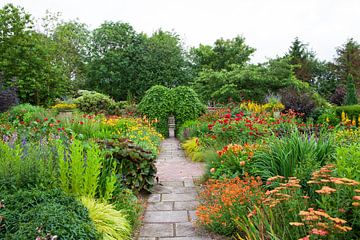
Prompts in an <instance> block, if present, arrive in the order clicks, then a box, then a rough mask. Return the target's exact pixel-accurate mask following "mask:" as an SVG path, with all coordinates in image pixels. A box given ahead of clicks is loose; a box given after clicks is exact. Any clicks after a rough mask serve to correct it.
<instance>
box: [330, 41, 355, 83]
mask: <svg viewBox="0 0 360 240" xmlns="http://www.w3.org/2000/svg"><path fill="white" fill-rule="evenodd" d="M359 52H360V44H359V43H358V42H356V41H355V40H354V39H353V38H350V39H349V40H347V41H346V43H345V44H344V45H342V46H341V47H338V48H337V49H336V54H337V56H336V58H335V64H334V67H335V69H334V72H335V74H336V77H337V78H338V79H339V80H340V83H343V84H345V83H346V80H347V78H348V76H349V75H351V76H352V77H353V78H354V84H355V86H356V89H360V54H359Z"/></svg>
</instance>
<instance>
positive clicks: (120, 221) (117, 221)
mask: <svg viewBox="0 0 360 240" xmlns="http://www.w3.org/2000/svg"><path fill="white" fill-rule="evenodd" d="M81 202H82V203H83V204H84V206H85V207H86V208H87V209H88V211H89V216H90V218H91V220H92V221H93V222H94V224H95V227H96V230H97V231H98V232H99V233H101V234H102V237H103V239H104V240H115V239H123V240H126V239H130V234H131V227H130V224H129V222H128V220H127V219H126V216H125V214H124V213H122V212H121V211H117V210H115V208H114V206H112V205H111V204H107V203H101V202H97V201H96V200H94V199H92V198H88V197H82V198H81Z"/></svg>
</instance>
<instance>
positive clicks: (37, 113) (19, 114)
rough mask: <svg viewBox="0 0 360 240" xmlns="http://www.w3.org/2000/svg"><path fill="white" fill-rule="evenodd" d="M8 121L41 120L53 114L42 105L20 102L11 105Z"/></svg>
mask: <svg viewBox="0 0 360 240" xmlns="http://www.w3.org/2000/svg"><path fill="white" fill-rule="evenodd" d="M8 113H9V119H8V120H9V121H16V120H17V121H23V122H26V123H29V122H32V121H36V120H37V119H40V120H43V119H44V118H50V117H53V116H55V114H54V112H52V111H49V110H47V109H45V108H43V107H39V106H33V105H30V104H27V103H25V104H20V105H17V106H14V107H12V108H11V109H10V110H9V111H8Z"/></svg>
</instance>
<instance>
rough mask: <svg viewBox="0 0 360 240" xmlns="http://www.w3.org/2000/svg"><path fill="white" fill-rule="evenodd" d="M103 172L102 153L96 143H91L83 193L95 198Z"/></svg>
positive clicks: (87, 156) (87, 154) (87, 155)
mask: <svg viewBox="0 0 360 240" xmlns="http://www.w3.org/2000/svg"><path fill="white" fill-rule="evenodd" d="M100 172H101V151H100V149H99V147H98V146H97V145H96V144H95V143H91V144H90V146H89V149H88V150H87V152H86V161H85V172H84V183H83V193H84V195H86V196H88V197H95V195H96V190H97V189H98V185H99V176H100Z"/></svg>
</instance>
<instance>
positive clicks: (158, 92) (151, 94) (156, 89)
mask: <svg viewBox="0 0 360 240" xmlns="http://www.w3.org/2000/svg"><path fill="white" fill-rule="evenodd" d="M138 107H139V111H140V112H141V113H142V114H143V115H146V117H147V118H148V119H150V120H156V121H157V123H155V124H154V126H155V127H156V129H157V130H158V131H159V132H160V133H161V134H162V135H164V136H168V135H169V125H168V118H169V115H170V114H171V113H172V112H173V102H172V96H171V92H170V89H168V88H167V87H164V86H159V85H156V86H153V87H151V88H150V89H149V90H147V91H146V93H145V96H144V97H143V98H142V100H141V102H140V103H139V106H138Z"/></svg>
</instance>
